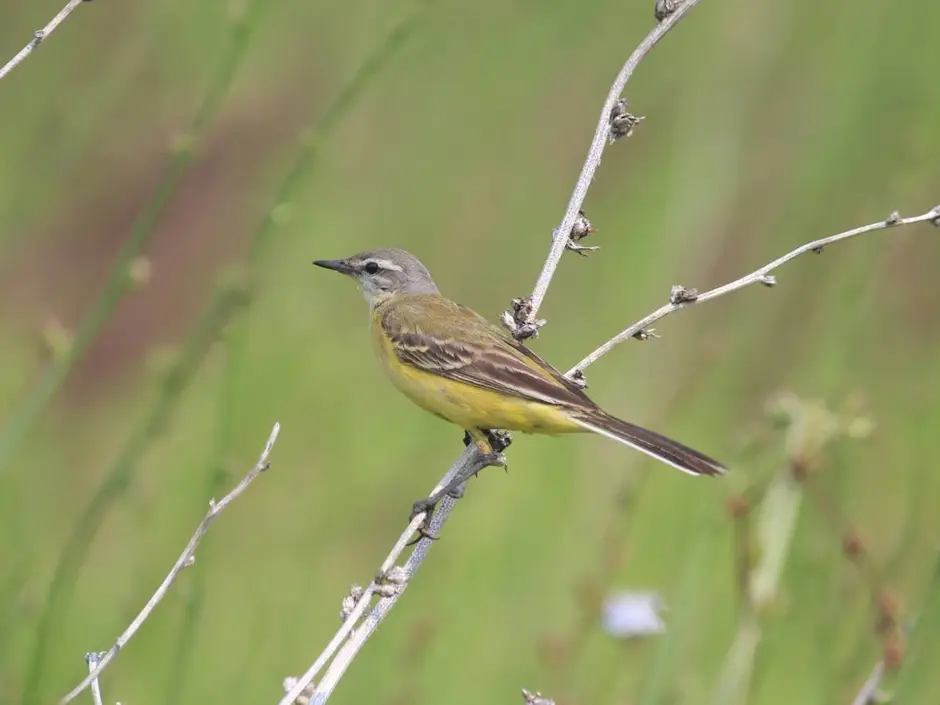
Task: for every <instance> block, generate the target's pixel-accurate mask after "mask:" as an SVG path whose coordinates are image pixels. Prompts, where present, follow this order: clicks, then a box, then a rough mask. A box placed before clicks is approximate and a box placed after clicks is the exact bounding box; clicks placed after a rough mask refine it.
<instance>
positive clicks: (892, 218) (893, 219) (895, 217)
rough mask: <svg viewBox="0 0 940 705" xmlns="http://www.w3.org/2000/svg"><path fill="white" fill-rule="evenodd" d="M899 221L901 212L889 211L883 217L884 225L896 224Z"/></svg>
mask: <svg viewBox="0 0 940 705" xmlns="http://www.w3.org/2000/svg"><path fill="white" fill-rule="evenodd" d="M900 222H901V214H900V213H898V212H897V211H891V213H890V214H889V215H888V217H887V218H885V225H897V224H898V223H900Z"/></svg>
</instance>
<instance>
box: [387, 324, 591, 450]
mask: <svg viewBox="0 0 940 705" xmlns="http://www.w3.org/2000/svg"><path fill="white" fill-rule="evenodd" d="M373 340H374V342H375V344H376V348H377V352H378V354H379V358H380V359H381V360H382V363H383V365H384V367H385V370H386V372H387V373H388V376H389V378H390V379H391V381H392V384H394V385H395V387H396V388H397V389H398V390H399V391H400V392H401V393H402V394H404V395H405V396H406V397H408V398H409V399H411V401H413V402H414V403H415V404H417V405H418V406H420V407H421V408H422V409H425V410H427V411H430V412H431V413H432V414H434V415H436V416H439V417H440V418H442V419H445V420H446V421H450V422H451V423H454V424H457V425H458V426H460V427H461V428H464V429H505V430H508V431H522V432H524V433H547V434H556V433H579V432H583V431H584V429H583V428H582V427H581V426H578V425H577V424H575V423H573V422H572V421H570V420H569V419H568V417H567V415H566V413H565V412H564V410H563V409H561V408H560V407H557V406H552V405H550V404H544V403H541V402H534V401H526V400H524V399H520V398H518V397H510V396H507V395H504V394H499V393H497V392H492V391H490V390H488V389H482V388H480V387H476V386H473V385H470V384H466V383H464V382H455V381H452V380H449V379H447V378H446V377H442V376H440V375H435V374H430V373H428V372H424V371H422V370H419V369H417V368H415V367H412V366H411V365H406V364H404V363H402V362H401V361H400V360H399V359H398V357H397V356H396V355H395V352H394V350H392V348H391V345H390V344H389V343H388V341H387V340H386V339H385V338H384V336H383V335H382V334H381V333H380V332H379V331H377V330H373Z"/></svg>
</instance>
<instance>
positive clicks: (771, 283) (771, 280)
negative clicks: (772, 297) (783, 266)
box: [757, 274, 777, 289]
mask: <svg viewBox="0 0 940 705" xmlns="http://www.w3.org/2000/svg"><path fill="white" fill-rule="evenodd" d="M757 281H759V282H760V283H761V284H763V285H764V286H766V287H767V288H768V289H769V288H772V287H775V286H777V277H775V276H772V275H770V274H764V275H761V277H760V279H758V280H757Z"/></svg>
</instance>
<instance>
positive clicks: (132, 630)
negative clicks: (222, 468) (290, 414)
mask: <svg viewBox="0 0 940 705" xmlns="http://www.w3.org/2000/svg"><path fill="white" fill-rule="evenodd" d="M280 432H281V425H280V424H279V423H275V424H274V428H273V429H271V435H270V436H269V437H268V442H267V443H266V444H265V446H264V450H263V451H262V452H261V457H259V458H258V462H257V463H255V466H254V467H253V468H252V469H251V470H250V471H249V473H248V474H247V475H245V477H244V478H243V479H242V481H241V482H239V483H238V484H237V485H235V488H234V489H233V490H232V491H231V492H229V493H228V494H227V495H225V496H224V497H223V498H222V499H221V500H220V501H218V502H216V501H215V500H214V499H210V500H209V511H208V513H207V514H206V516H205V517H204V518H203V520H202V522H200V524H199V526H198V527H197V528H196V532H195V533H194V534H193V535H192V538H190V539H189V543H188V544H187V545H186V549H185V550H184V551H183V552H182V553H181V554H180V557H179V558H178V559H177V560H176V563H174V564H173V567H172V568H171V569H170V572H169V573H168V574H167V576H166V577H165V578H164V579H163V582H162V583H160V587H158V588H157V591H156V592H155V593H154V594H153V596H152V597H151V598H150V600H148V601H147V604H146V605H144V608H143V609H142V610H141V611H140V614H138V615H137V616H136V617H135V618H134V621H133V622H131V623H130V626H128V627H127V629H125V630H124V633H123V634H121V636H119V637H118V638H117V641H116V642H115V644H114V646H112V647H111V648H110V649H109V650H108V651H106V652H105V653H104V654H102V655H100V658H98V659H97V662H96V663H95V665H94V666H93V667H92V668H90V671H89V673H88V675H87V676H86V677H85V679H84V680H83V681H82V682H81V683H79V684H78V685H77V686H75V687H74V688H73V689H72V690H71V691H69V693H68V694H67V695H66V696H65V697H63V698H62V700H60V701H59V703H60V705H65V703H68V702H71V701H72V700H74V699H75V698H76V697H78V695H79V694H81V693H82V691H84V690H85V689H86V688H87V687H88V686H89V685H92V684H93V683H97V680H98V677H99V676H100V675H101V672H102V671H103V670H104V669H105V668H107V666H108V664H109V663H111V661H113V660H114V658H115V657H116V656H117V655H118V652H119V651H120V650H121V649H122V648H124V646H125V645H126V644H127V642H129V641H130V640H131V638H132V637H133V636H134V634H136V633H137V630H138V629H140V627H141V625H142V624H143V623H144V622H145V621H146V620H147V618H148V617H149V616H150V614H151V613H152V612H153V610H154V608H155V607H156V606H157V605H158V604H160V601H161V600H162V599H163V598H164V597H166V594H167V592H169V589H170V586H171V585H172V584H173V582H174V581H175V580H176V579H177V578H178V577H179V574H180V573H182V572H183V569H184V568H188V567H189V566H191V565H192V564H193V562H194V561H195V559H196V549H197V548H198V547H199V542H200V541H202V538H203V536H205V535H206V532H207V531H208V530H209V526H211V524H212V522H214V521H215V519H216V517H218V516H219V514H221V513H222V510H224V509H225V508H226V507H227V506H228V505H229V504H231V503H232V502H233V501H235V499H237V498H238V497H239V496H240V495H241V494H242V493H243V492H244V491H245V490H246V489H248V485H250V484H251V483H252V482H253V481H254V479H255V478H256V477H258V475H260V474H261V473H262V472H264V471H265V470H267V469H268V456H269V455H270V454H271V450H272V449H273V448H274V443H275V442H276V441H277V436H278V434H279V433H280Z"/></svg>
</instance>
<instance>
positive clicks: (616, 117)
mask: <svg viewBox="0 0 940 705" xmlns="http://www.w3.org/2000/svg"><path fill="white" fill-rule="evenodd" d="M643 119H644V118H643V117H640V116H637V115H633V114H632V113H631V112H629V111H628V110H627V101H626V99H625V98H620V99H618V100H617V102H616V103H614V107H613V108H611V110H610V142H611V144H613V143H614V142H616V141H617V140H619V139H621V138H622V137H629V136H630V135H632V134H633V129H634V128H635V127H636V126H637V125H639V124H640V122H641V121H642V120H643Z"/></svg>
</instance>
